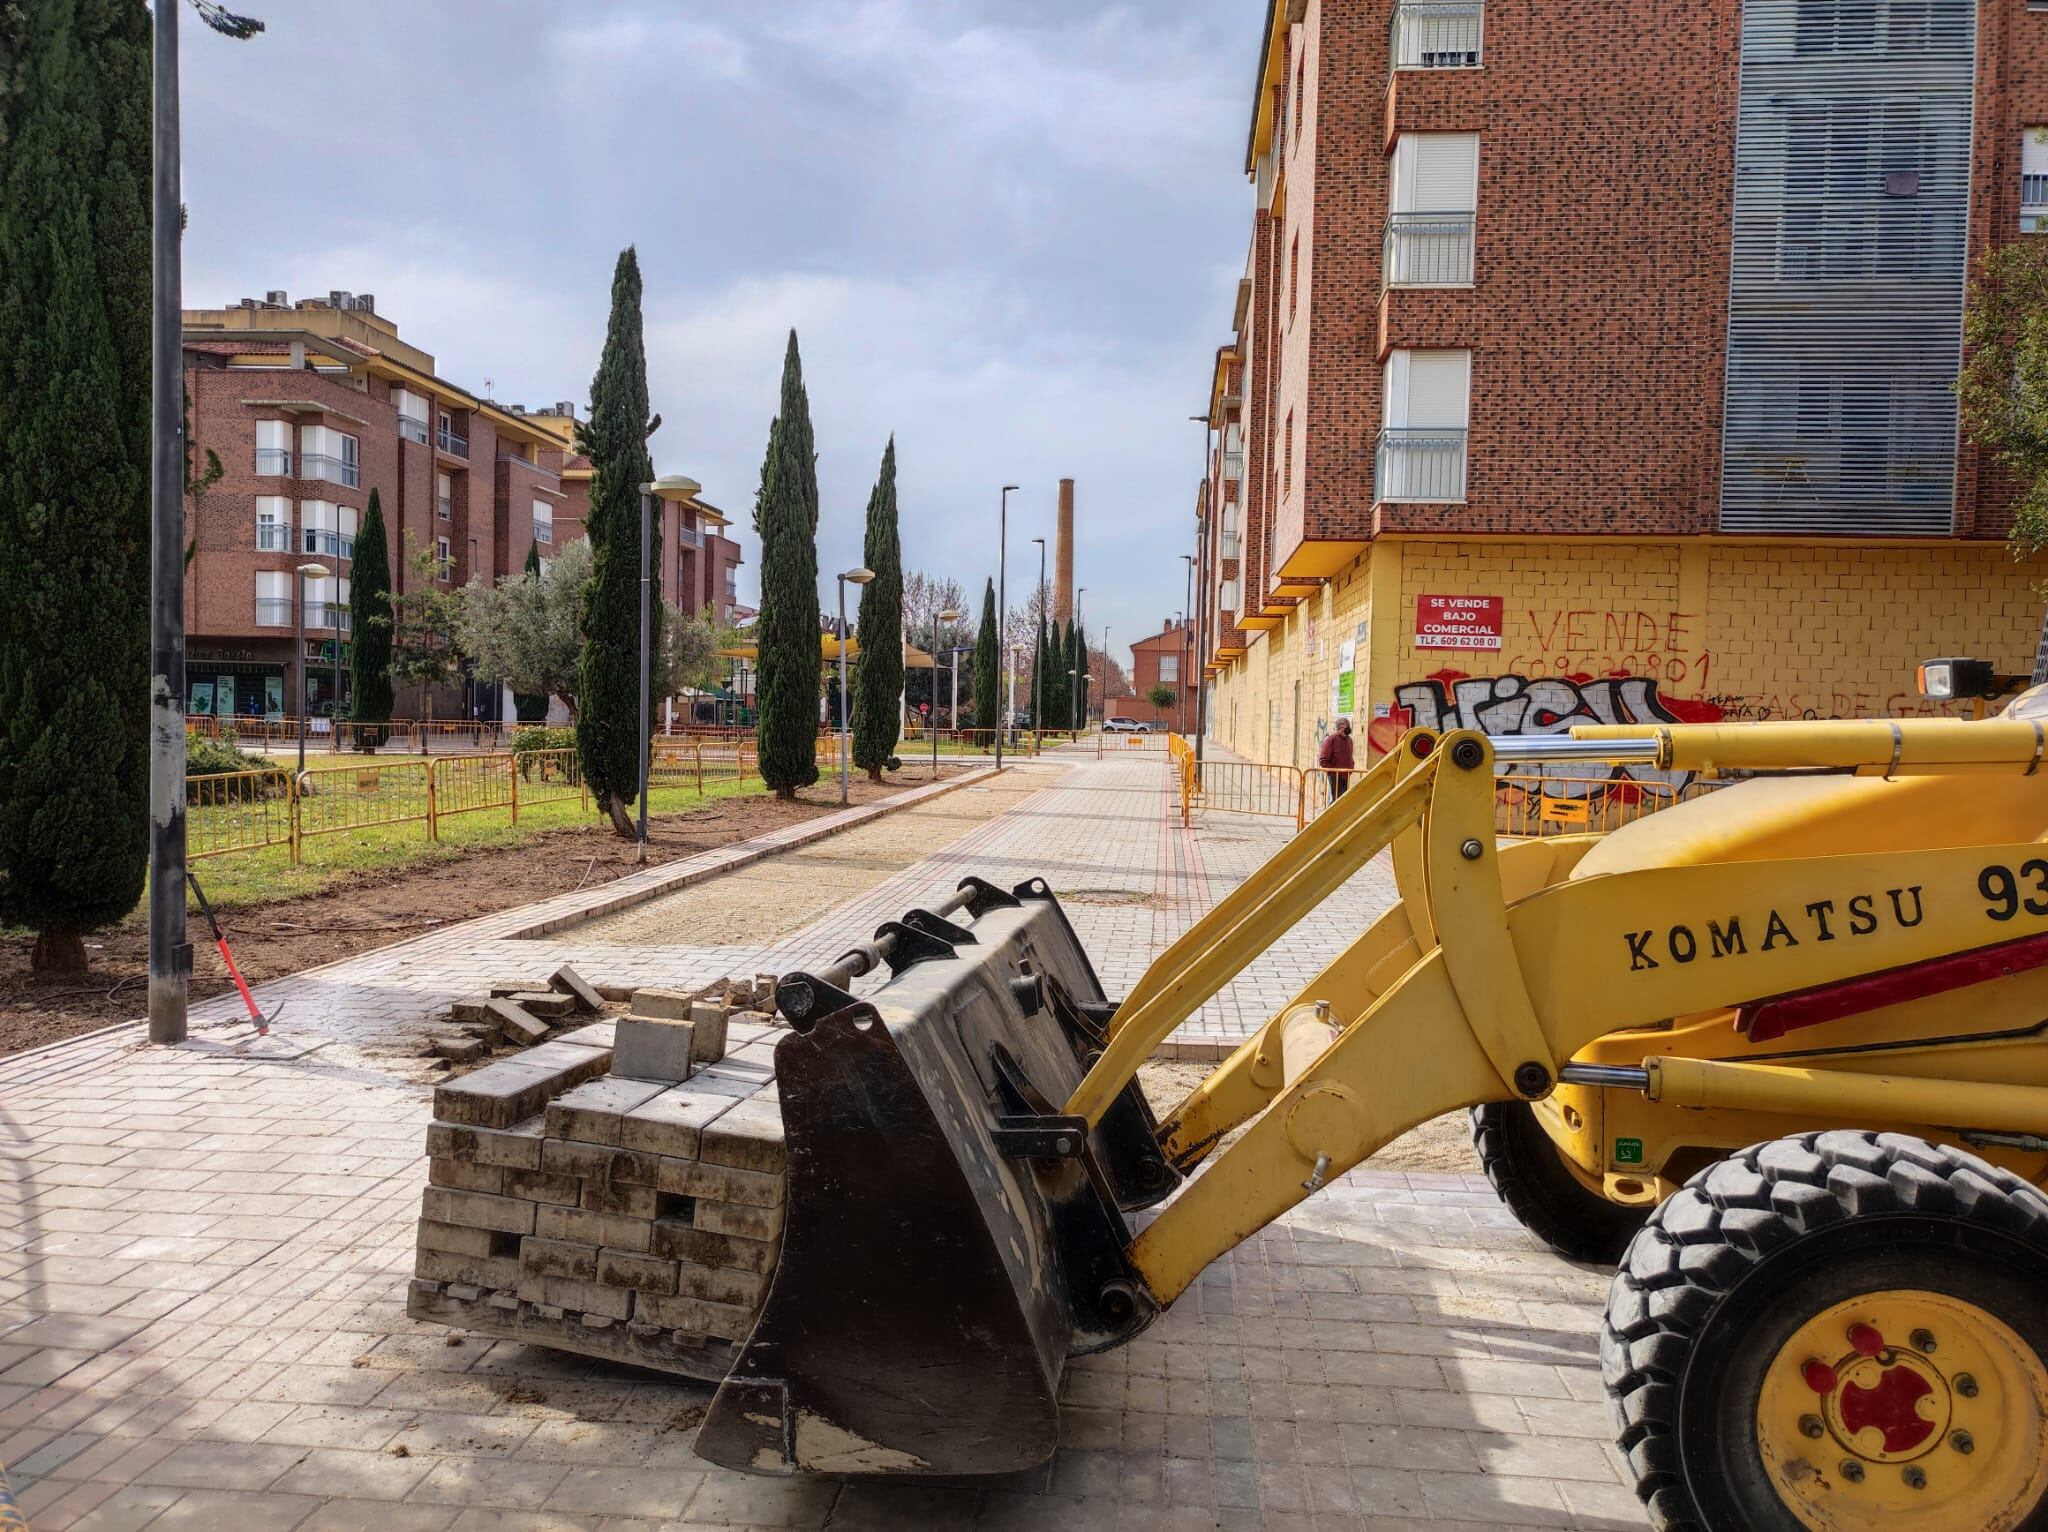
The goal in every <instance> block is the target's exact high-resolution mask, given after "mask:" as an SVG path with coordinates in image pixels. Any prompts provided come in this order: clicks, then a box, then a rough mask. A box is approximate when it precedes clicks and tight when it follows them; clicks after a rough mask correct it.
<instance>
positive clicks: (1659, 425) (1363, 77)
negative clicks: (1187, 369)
mask: <svg viewBox="0 0 2048 1532" xmlns="http://www.w3.org/2000/svg"><path fill="white" fill-rule="evenodd" d="M1259 48H1260V55H1259V58H1260V72H1259V78H1258V86H1257V92H1256V96H1255V99H1254V102H1253V112H1252V115H1251V121H1250V125H1249V142H1248V145H1247V150H1246V171H1247V174H1248V176H1249V178H1250V181H1251V184H1252V186H1253V189H1254V201H1255V206H1254V210H1253V215H1252V224H1251V231H1250V240H1249V250H1248V255H1247V259H1246V266H1245V274H1244V278H1243V280H1242V281H1241V282H1240V284H1239V286H1238V291H1237V298H1236V307H1235V313H1234V314H1233V315H1232V316H1231V329H1232V330H1233V331H1234V335H1233V337H1232V339H1231V340H1230V341H1229V342H1228V343H1227V344H1226V345H1224V346H1223V347H1221V348H1220V349H1219V351H1218V352H1217V355H1216V360H1215V366H1214V372H1213V375H1212V377H1211V379H1210V425H1211V429H1212V448H1213V453H1212V460H1211V473H1210V477H1209V480H1208V482H1207V483H1205V484H1204V485H1203V486H1202V487H1201V491H1200V496H1199V499H1198V505H1197V516H1198V519H1199V521H1200V522H1201V524H1202V525H1203V526H1204V527H1205V528H1206V532H1207V537H1206V542H1207V551H1208V553H1209V555H1210V558H1209V565H1208V567H1209V578H1208V580H1207V582H1206V604H1207V607H1208V614H1207V615H1208V623H1209V626H1208V629H1207V632H1208V634H1209V635H1210V642H1209V646H1208V647H1209V652H1208V654H1207V655H1206V656H1205V666H1204V668H1205V672H1206V674H1207V675H1208V676H1209V677H1210V678H1211V691H1210V712H1209V718H1210V721H1211V727H1212V728H1214V730H1215V731H1216V733H1217V735H1218V737H1219V738H1220V739H1221V740H1222V741H1223V742H1224V743H1225V744H1227V745H1229V746H1231V747H1232V748H1234V749H1236V750H1238V751H1240V752H1243V753H1245V754H1247V755H1250V756H1253V757H1255V758H1259V759H1264V760H1271V761H1279V762H1292V763H1295V764H1303V763H1307V762H1311V761H1313V759H1314V754H1315V750H1316V746H1317V742H1318V740H1319V739H1320V738H1321V736H1322V735H1323V734H1324V733H1325V732H1326V731H1327V730H1328V729H1329V728H1330V727H1332V726H1333V724H1334V721H1335V719H1336V718H1337V717H1338V716H1340V715H1342V716H1351V717H1353V718H1354V727H1355V728H1356V729H1357V730H1358V731H1359V732H1360V733H1362V734H1364V735H1366V736H1367V739H1368V741H1369V743H1370V744H1371V745H1372V746H1374V747H1377V748H1378V749H1384V748H1386V746H1387V744H1388V743H1389V742H1390V741H1391V740H1392V739H1394V738H1396V737H1398V734H1399V731H1400V729H1401V728H1402V727H1404V726H1405V725H1407V724H1409V723H1421V724H1425V725H1433V726H1454V725H1472V726H1479V727H1484V728H1486V729H1488V730H1490V731H1492V732H1496V733H1512V732H1517V731H1549V730H1553V729H1558V728H1563V727H1567V726H1568V725H1569V723H1571V722H1583V721H1588V720H1593V719H1609V720H1616V721H1630V720H1637V719H1672V718H1680V719H1708V718H1721V717H1726V718H1783V717H1816V716H1818V717H1826V716H1837V715H1850V716H1854V715H1879V714H1901V713H1907V712H1913V711H1918V710H1920V708H1921V707H1922V705H1923V704H1922V703H1921V700H1920V699H1919V698H1918V697H1917V696H1916V695H1915V694H1914V691H1913V685H1912V667H1913V665H1914V664H1915V663H1916V662H1917V661H1919V660H1921V659H1924V658H1927V657H1929V656H1931V655H1937V654H1973V655H1978V656H1982V657H1984V658H1988V659H1991V660H1993V661H1995V662H1996V663H1997V665H1998V668H1999V669H2001V670H2007V671H2024V670H2026V669H2028V668H2029V666H2030V661H2031V656H2032V654H2033V651H2034V646H2035V641H2036V638H2037V635H2038V633H2039V631H2040V626H2041V615H2042V613H2041V602H2040V600H2039V599H2038V598H2037V597H2036V596H2035V595H2034V593H2033V591H2032V588H2031V587H2032V585H2033V584H2034V582H2035V581H2037V580H2038V579H2039V578H2040V576H2041V573H2042V572H2041V571H2040V570H2039V569H2035V568H2028V567H2025V566H2016V565H2015V564H2014V563H2013V562H2012V560H2011V559H2010V557H2009V556H2008V553H2007V551H2006V548H2005V546H2004V543H2003V536H2004V533H2005V531H2006V529H2007V509H2006V496H2005V494H2004V492H2003V489H2002V486H2001V483H2000V478H1999V475H1998V473H1997V472H1996V471H1995V470H1994V468H1993V467H1992V465H1990V464H1989V463H1987V462H1986V461H1985V460H1984V459H1983V458H1982V457H1981V456H1980V455H1979V454H1978V453H1977V452H1976V451H1974V450H1973V449H1972V448H1971V447H1970V446H1969V445H1968V444H1967V443H1963V442H1960V441H1959V437H1958V425H1957V413H1956V403H1955V398H1954V395H1953V392H1952V385H1953V382H1954V379H1955V376H1956V373H1957V370H1958V367H1959V365H1960V357H1961V349H1962V317H1963V307H1964V295H1965V283H1966V277H1967V274H1968V271H1969V267H1970V261H1971V258H1972V257H1973V256H1976V255H1981V253H1982V252H1983V251H1985V250H1986V249H1987V248H1989V247H1991V246H1993V245H1996V244H1998V243H2002V242H2005V241H2008V240H2011V239H2015V238H2018V237H2019V236H2020V234H2021V232H2022V230H2023V229H2026V230H2031V229H2032V228H2033V227H2034V224H2035V221H2036V220H2037V219H2040V218H2043V217H2048V135H2043V134H2040V133H2037V132H2034V131H2031V130H2033V129H2035V128H2036V127H2037V125H2043V124H2048V7H2041V6H2039V5H2035V4H2029V0H1699V3H1697V4H1692V5H1673V6H1645V5H1641V4H1636V3H1631V0H1583V3H1580V4H1576V5H1571V6H1556V5H1549V4H1543V3H1540V0H1274V3H1272V4H1271V5H1270V7H1269V9H1268V11H1267V15H1266V24H1265V28H1264V31H1263V33H1262V35H1261V37H1260V39H1259Z"/></svg>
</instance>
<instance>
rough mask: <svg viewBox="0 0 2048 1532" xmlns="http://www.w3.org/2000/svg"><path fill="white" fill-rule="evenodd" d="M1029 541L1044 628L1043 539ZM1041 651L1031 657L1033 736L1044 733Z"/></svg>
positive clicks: (1035, 538) (1042, 662) (1043, 679)
mask: <svg viewBox="0 0 2048 1532" xmlns="http://www.w3.org/2000/svg"><path fill="white" fill-rule="evenodd" d="M1031 540H1032V541H1033V542H1034V543H1036V544H1038V625H1039V626H1040V627H1041V628H1042V627H1044V626H1045V615H1046V599H1045V539H1044V538H1042V537H1034V538H1032V539H1031ZM1042 649H1043V646H1040V649H1038V650H1034V651H1033V652H1032V655H1031V732H1032V733H1033V734H1034V735H1043V734H1044V733H1045V678H1044V677H1043V676H1042V675H1040V674H1039V672H1040V671H1041V670H1043V669H1044V668H1045V655H1044V653H1043V652H1042ZM1034 748H1035V747H1034Z"/></svg>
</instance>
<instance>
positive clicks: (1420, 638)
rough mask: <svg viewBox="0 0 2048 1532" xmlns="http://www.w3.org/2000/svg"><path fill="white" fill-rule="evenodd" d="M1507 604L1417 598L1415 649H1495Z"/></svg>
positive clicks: (1456, 598) (1490, 598) (1489, 599)
mask: <svg viewBox="0 0 2048 1532" xmlns="http://www.w3.org/2000/svg"><path fill="white" fill-rule="evenodd" d="M1506 606H1507V602H1506V601H1505V599H1504V598H1502V597H1500V596H1417V597H1416V598H1415V647H1416V648H1418V649H1498V648H1499V647H1500V644H1501V628H1502V623H1503V619H1504V617H1505V615H1506V611H1505V609H1506Z"/></svg>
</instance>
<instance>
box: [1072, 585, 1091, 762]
mask: <svg viewBox="0 0 2048 1532" xmlns="http://www.w3.org/2000/svg"><path fill="white" fill-rule="evenodd" d="M1087 594H1088V587H1087V586H1085V585H1083V586H1080V587H1078V588H1077V589H1076V590H1075V591H1074V631H1075V632H1076V633H1079V634H1081V635H1082V636H1083V637H1084V638H1085V637H1086V635H1087V632H1088V625H1087V624H1086V623H1084V622H1083V621H1082V620H1081V598H1082V597H1083V596H1085V595H1087ZM1074 649H1075V652H1076V653H1077V654H1078V653H1079V652H1080V649H1081V645H1080V644H1075V645H1074ZM1074 690H1075V691H1076V692H1078V693H1079V694H1080V695H1079V696H1077V697H1075V698H1074V701H1075V702H1076V703H1078V704H1079V707H1078V709H1077V711H1078V712H1079V713H1080V715H1081V716H1080V717H1078V718H1076V719H1074V720H1073V725H1074V732H1075V733H1076V734H1079V733H1080V732H1081V730H1082V729H1084V728H1086V727H1087V724H1088V688H1087V687H1086V686H1083V685H1082V684H1081V683H1080V682H1079V681H1076V682H1075V683H1074Z"/></svg>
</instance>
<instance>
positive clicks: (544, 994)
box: [506, 989, 576, 1021]
mask: <svg viewBox="0 0 2048 1532" xmlns="http://www.w3.org/2000/svg"><path fill="white" fill-rule="evenodd" d="M506 998H507V999H509V1000H510V1001H511V1002H512V1003H513V1004H514V1005H516V1006H518V1007H519V1008H520V1009H521V1010H523V1011H526V1012H527V1013H528V1014H530V1015H533V1016H538V1017H540V1018H542V1019H543V1020H545V1021H560V1020H561V1019H562V1018H564V1017H567V1016H573V1015H574V1014H575V1013H576V997H575V996H574V995H570V994H564V993H563V992H562V991H561V990H558V989H523V990H521V991H520V992H519V993H518V994H516V995H508V996H507V997H506Z"/></svg>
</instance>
